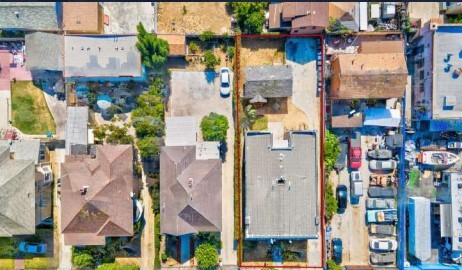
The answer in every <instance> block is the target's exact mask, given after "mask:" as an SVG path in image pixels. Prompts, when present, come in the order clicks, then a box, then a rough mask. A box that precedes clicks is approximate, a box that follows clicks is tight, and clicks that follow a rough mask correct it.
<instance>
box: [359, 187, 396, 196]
mask: <svg viewBox="0 0 462 270" xmlns="http://www.w3.org/2000/svg"><path fill="white" fill-rule="evenodd" d="M367 193H368V195H369V197H371V198H393V197H395V196H396V195H397V194H398V191H397V190H396V188H395V187H377V186H374V187H369V190H368V192H367Z"/></svg>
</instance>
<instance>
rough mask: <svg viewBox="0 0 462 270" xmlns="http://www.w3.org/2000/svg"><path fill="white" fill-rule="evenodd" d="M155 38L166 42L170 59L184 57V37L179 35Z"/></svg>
mask: <svg viewBox="0 0 462 270" xmlns="http://www.w3.org/2000/svg"><path fill="white" fill-rule="evenodd" d="M157 38H160V39H163V40H165V41H167V43H168V47H169V55H168V56H170V57H177V56H178V57H182V56H185V55H186V36H185V35H180V34H178V35H177V34H160V35H157Z"/></svg>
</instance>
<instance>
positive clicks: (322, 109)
mask: <svg viewBox="0 0 462 270" xmlns="http://www.w3.org/2000/svg"><path fill="white" fill-rule="evenodd" d="M297 37H300V38H303V37H310V38H319V40H320V43H321V59H322V60H321V93H320V96H319V99H320V103H321V104H320V105H321V106H319V110H320V112H319V114H320V118H319V119H320V150H321V151H320V156H319V159H320V168H321V174H320V186H321V217H320V219H321V229H320V230H321V246H322V252H321V264H322V265H321V266H292V265H281V266H279V265H278V266H277V268H303V269H306V268H311V269H316V268H317V269H323V268H324V265H325V264H326V262H325V250H326V241H325V228H324V227H325V218H324V216H325V206H324V192H325V191H324V184H325V183H324V182H325V179H324V178H325V170H324V158H323V157H324V147H323V145H324V133H325V123H324V112H325V102H324V101H325V94H324V92H325V91H324V37H323V35H322V34H292V35H290V34H278V35H273V34H261V35H253V34H242V35H236V38H235V50H236V58H235V78H236V80H235V87H234V89H235V91H234V93H235V112H236V136H237V138H236V142H237V145H236V146H235V151H238V153H237V163H238V183H237V186H238V193H237V196H238V201H239V211H238V215H239V240H238V250H237V256H238V258H237V259H238V266H239V267H242V268H262V267H264V266H262V265H242V256H243V254H242V216H241V215H242V214H241V210H242V202H241V192H242V187H241V185H242V179H241V177H242V172H241V170H242V166H241V154H242V153H241V130H240V123H239V117H240V115H239V114H240V111H239V104H240V95H239V75H240V73H239V68H240V63H239V49H240V45H241V38H250V39H252V38H257V39H277V38H297ZM316 72H317V71H316ZM236 74H237V75H236ZM316 91H317V89H316Z"/></svg>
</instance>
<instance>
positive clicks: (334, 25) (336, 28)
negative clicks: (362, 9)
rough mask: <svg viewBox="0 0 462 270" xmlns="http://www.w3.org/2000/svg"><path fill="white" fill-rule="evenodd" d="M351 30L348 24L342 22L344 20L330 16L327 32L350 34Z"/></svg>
mask: <svg viewBox="0 0 462 270" xmlns="http://www.w3.org/2000/svg"><path fill="white" fill-rule="evenodd" d="M350 32H351V30H349V29H348V28H347V27H346V26H344V25H343V24H342V21H340V20H339V19H335V18H332V17H329V26H327V28H326V33H327V34H330V35H346V34H349V33H350Z"/></svg>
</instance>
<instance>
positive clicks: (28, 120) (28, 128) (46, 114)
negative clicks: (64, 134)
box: [11, 81, 56, 135]
mask: <svg viewBox="0 0 462 270" xmlns="http://www.w3.org/2000/svg"><path fill="white" fill-rule="evenodd" d="M11 105H12V106H11V107H12V114H13V117H12V119H13V126H15V127H16V128H18V129H19V130H20V131H21V132H23V133H25V134H34V135H36V134H40V135H45V134H46V133H47V132H48V131H51V132H52V133H56V125H55V122H54V120H53V116H52V115H51V113H50V110H49V109H48V106H47V103H46V101H45V97H44V93H43V91H42V90H40V89H39V88H37V87H36V86H35V85H33V84H32V82H31V81H17V82H16V83H12V84H11Z"/></svg>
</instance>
